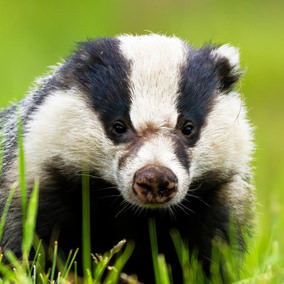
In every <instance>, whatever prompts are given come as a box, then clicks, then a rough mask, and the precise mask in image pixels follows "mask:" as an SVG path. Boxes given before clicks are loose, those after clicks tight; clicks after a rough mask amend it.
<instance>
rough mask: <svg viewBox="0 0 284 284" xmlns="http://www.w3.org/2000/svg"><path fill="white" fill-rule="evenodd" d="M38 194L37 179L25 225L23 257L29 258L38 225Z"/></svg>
mask: <svg viewBox="0 0 284 284" xmlns="http://www.w3.org/2000/svg"><path fill="white" fill-rule="evenodd" d="M38 194H39V182H38V181H35V184H34V188H33V191H32V193H31V198H30V201H29V204H28V208H27V209H28V210H27V218H26V221H25V222H24V226H23V243H22V252H23V258H24V259H26V260H27V259H28V256H29V253H30V250H31V247H32V244H33V239H34V233H35V226H36V217H37V209H38Z"/></svg>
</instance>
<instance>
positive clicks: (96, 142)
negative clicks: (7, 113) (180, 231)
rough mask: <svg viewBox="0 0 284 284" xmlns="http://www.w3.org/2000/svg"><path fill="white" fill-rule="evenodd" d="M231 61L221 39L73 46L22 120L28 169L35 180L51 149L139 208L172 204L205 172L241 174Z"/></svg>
mask: <svg viewBox="0 0 284 284" xmlns="http://www.w3.org/2000/svg"><path fill="white" fill-rule="evenodd" d="M238 65H239V59H238V52H237V51H236V49H234V48H232V47H230V46H226V45H225V46H221V47H217V46H206V47H203V48H201V49H193V48H192V47H191V46H189V45H187V44H186V43H185V42H183V41H181V40H180V39H178V38H175V37H171V38H169V37H165V36H160V35H149V36H137V37H136V36H120V37H117V38H113V39H111V38H105V39H101V40H97V41H90V42H87V43H84V44H81V45H80V46H79V49H78V51H77V52H76V53H75V54H74V55H73V56H72V57H71V58H70V59H69V61H67V62H66V63H64V64H63V65H62V66H60V67H59V68H58V69H56V70H55V71H54V74H53V76H51V77H50V78H49V79H47V80H48V82H47V85H48V84H51V86H55V87H54V88H52V87H50V90H48V92H49V95H48V96H46V98H45V101H44V103H42V105H41V106H40V107H38V110H37V111H36V112H35V114H34V117H33V119H31V121H30V122H29V123H28V125H27V129H28V134H27V135H26V138H25V149H26V156H27V157H29V158H28V160H27V168H28V171H29V172H30V176H32V177H34V176H36V175H40V176H42V179H43V180H44V165H45V164H46V163H47V162H48V161H49V160H51V161H52V160H54V157H58V156H60V161H61V162H62V168H68V167H69V168H70V169H72V170H73V171H74V172H76V171H79V170H80V169H81V168H82V165H87V166H88V167H89V169H90V170H91V171H93V172H95V173H96V175H97V176H99V177H101V178H103V179H105V180H106V181H108V182H111V183H112V184H114V185H115V186H116V187H117V188H118V190H119V191H120V193H121V195H122V196H123V197H124V199H125V200H126V201H128V202H129V203H131V204H133V205H136V206H139V207H143V208H157V207H158V208H159V207H169V206H173V205H177V204H179V203H180V202H181V201H183V200H184V199H185V198H186V196H187V194H188V192H190V190H195V189H194V184H196V181H200V182H208V181H207V180H206V177H208V176H210V177H211V179H212V177H213V180H214V178H216V179H228V180H227V181H226V182H229V178H231V177H232V176H234V175H239V176H240V177H243V176H245V174H246V173H247V172H248V163H249V159H250V158H249V157H250V151H251V149H252V143H251V131H250V126H249V124H248V122H247V120H246V118H245V115H246V114H245V110H244V106H243V104H242V101H241V99H240V97H239V95H238V94H237V93H234V92H232V86H233V84H234V83H235V82H236V81H237V80H238V78H239V72H238V67H239V66H238ZM35 152H37V154H34V153H35ZM39 152H40V153H41V154H40V155H39V154H38V153H39ZM39 168H40V169H41V172H40V173H37V172H36V169H39Z"/></svg>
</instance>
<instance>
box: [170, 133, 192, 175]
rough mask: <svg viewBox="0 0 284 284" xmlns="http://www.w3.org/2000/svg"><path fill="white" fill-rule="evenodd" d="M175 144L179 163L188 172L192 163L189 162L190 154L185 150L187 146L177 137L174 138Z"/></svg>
mask: <svg viewBox="0 0 284 284" xmlns="http://www.w3.org/2000/svg"><path fill="white" fill-rule="evenodd" d="M173 142H174V148H175V150H174V151H175V154H176V156H177V158H178V160H179V162H180V163H181V164H182V166H183V167H184V169H185V170H186V171H187V172H188V171H189V166H190V161H189V157H188V153H187V152H186V149H185V144H184V143H183V142H182V141H181V138H179V137H177V136H176V137H175V136H174V137H173Z"/></svg>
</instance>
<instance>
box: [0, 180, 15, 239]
mask: <svg viewBox="0 0 284 284" xmlns="http://www.w3.org/2000/svg"><path fill="white" fill-rule="evenodd" d="M15 191H16V185H14V186H12V188H11V190H10V193H9V196H8V199H7V201H6V204H5V207H4V210H3V213H2V216H1V220H0V242H1V240H2V234H3V230H4V226H5V222H6V217H7V214H8V210H9V208H10V205H11V202H12V199H13V196H14V194H15Z"/></svg>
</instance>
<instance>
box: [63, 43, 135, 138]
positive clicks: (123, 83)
mask: <svg viewBox="0 0 284 284" xmlns="http://www.w3.org/2000/svg"><path fill="white" fill-rule="evenodd" d="M119 44H120V43H119V40H118V39H116V38H101V39H98V40H95V41H87V42H83V43H80V44H79V48H78V51H76V52H75V54H74V55H73V56H72V57H71V58H70V60H69V62H68V64H67V65H66V67H65V69H68V68H69V69H70V68H71V69H73V72H72V76H73V77H74V79H75V81H76V82H77V84H78V86H79V88H80V89H81V90H83V92H85V93H86V94H87V96H88V98H89V100H90V103H91V105H92V106H93V108H94V109H95V110H96V113H98V114H99V116H100V118H101V121H102V123H103V124H104V126H105V129H106V134H107V135H108V136H109V138H110V139H112V140H113V141H114V142H117V143H119V142H126V141H125V140H127V141H128V140H129V139H130V138H129V137H126V138H127V139H122V140H123V141H120V140H121V139H119V138H118V137H115V136H113V135H112V133H111V128H112V125H113V123H114V122H115V121H117V120H122V121H123V122H124V123H126V124H128V125H127V126H128V127H129V128H131V123H130V118H129V110H130V95H129V86H128V85H129V84H128V74H129V70H130V63H129V62H128V61H127V60H126V59H125V58H124V57H123V55H122V54H121V52H120V45H119ZM69 79H70V78H69ZM66 80H67V81H68V78H66ZM124 138H125V137H124Z"/></svg>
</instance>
